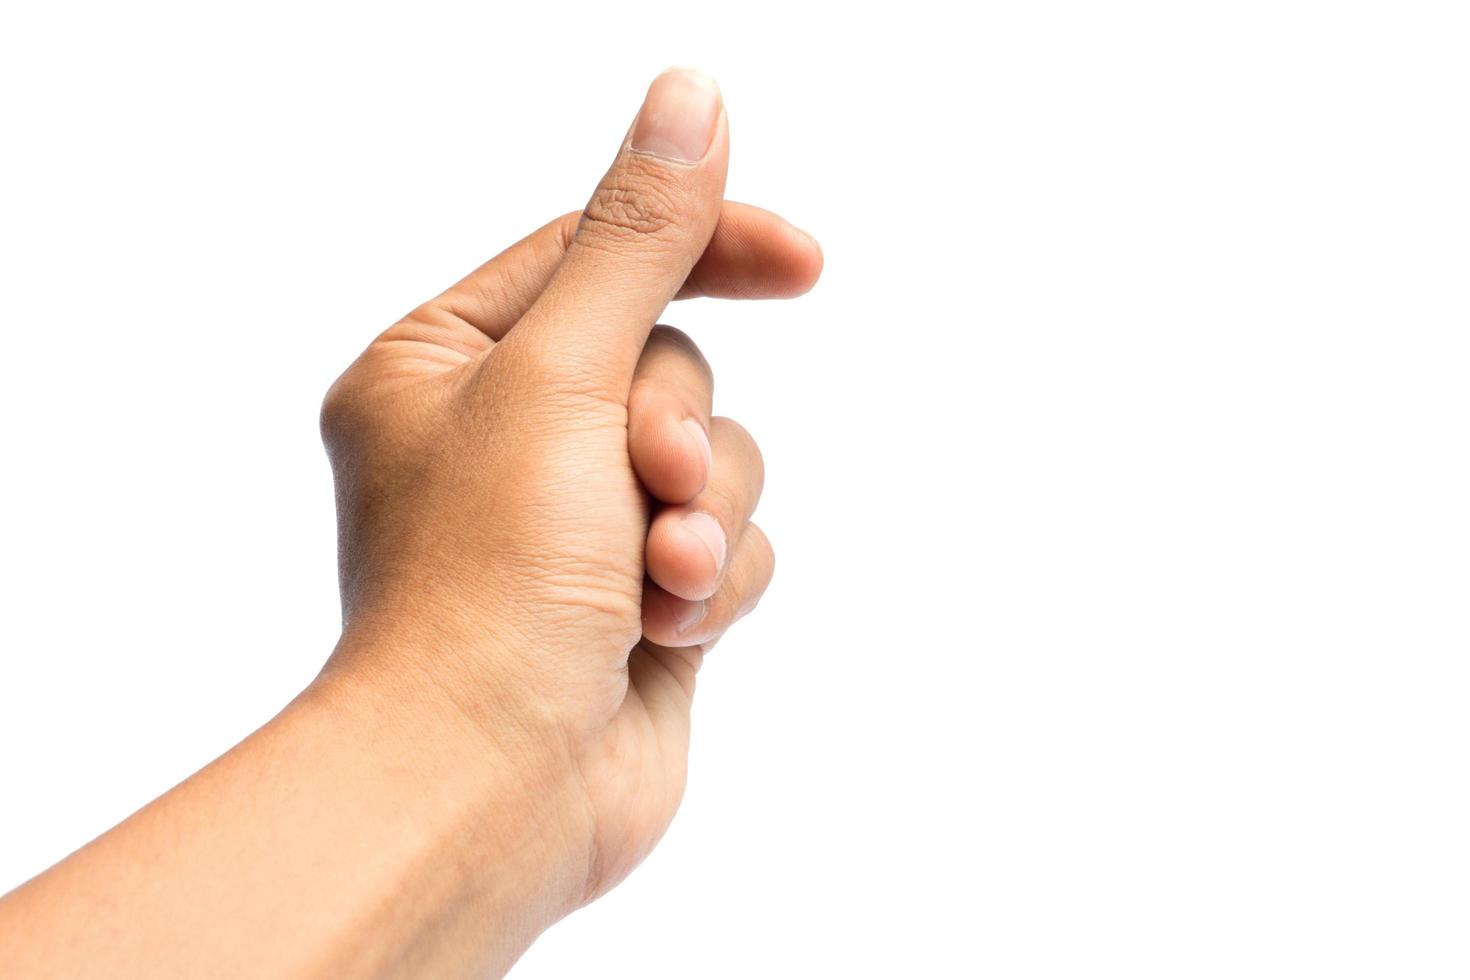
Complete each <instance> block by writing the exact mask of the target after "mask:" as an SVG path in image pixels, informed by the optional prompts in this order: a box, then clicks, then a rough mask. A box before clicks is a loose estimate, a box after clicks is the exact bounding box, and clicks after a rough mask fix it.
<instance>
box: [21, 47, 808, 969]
mask: <svg viewBox="0 0 1470 980" xmlns="http://www.w3.org/2000/svg"><path fill="white" fill-rule="evenodd" d="M701 127H703V128H702V129H701ZM690 147H695V148H696V151H695V152H692V153H691V152H689V149H690ZM699 147H702V148H703V149H702V152H700V151H698V148H699ZM727 155H728V131H727V123H726V119H725V114H724V109H723V105H722V104H721V103H720V102H719V99H718V92H717V90H715V89H714V88H713V85H712V83H710V82H709V81H708V80H707V79H704V78H703V76H699V75H697V74H694V73H688V72H682V71H674V72H668V73H665V74H664V75H662V76H660V77H659V78H658V79H657V80H655V82H654V83H653V85H652V86H651V87H650V90H649V96H648V99H647V100H646V102H645V104H644V107H643V109H642V110H641V111H640V113H639V116H638V117H637V119H636V120H635V122H634V125H633V126H632V127H631V128H630V130H629V135H628V137H627V139H625V142H624V145H623V147H622V149H621V150H620V152H619V154H618V156H617V159H616V160H615V162H614V163H613V165H612V168H611V169H610V170H609V171H608V173H607V175H606V176H605V177H604V178H603V179H602V181H601V183H600V184H599V185H598V187H597V189H596V191H595V192H594V194H593V196H592V198H591V200H590V202H589V203H588V205H587V207H586V208H585V209H584V210H583V211H582V212H578V213H574V214H569V215H564V216H563V217H561V218H558V219H556V220H555V221H553V222H551V223H550V224H548V225H546V226H545V227H543V228H542V229H540V230H539V231H537V232H535V233H533V234H532V235H530V236H529V237H527V238H525V239H524V240H522V241H521V242H519V243H517V244H516V245H513V246H512V247H511V248H509V249H507V250H506V251H505V252H503V253H502V254H501V255H499V256H497V257H496V258H494V259H492V260H491V261H490V262H488V263H486V264H485V265H484V266H482V267H481V268H479V269H477V270H476V271H475V272H473V273H472V274H471V275H469V276H468V277H466V278H465V279H464V280H462V281H461V282H459V283H457V284H456V285H454V286H453V287H451V288H450V289H448V290H447V291H445V292H444V293H443V294H442V295H440V296H438V297H437V298H435V299H433V300H430V301H429V302H427V303H425V304H423V305H422V306H420V307H419V308H418V309H415V310H414V311H413V312H411V313H410V314H409V315H408V316H406V317H404V318H403V319H402V320H401V321H399V322H398V323H396V324H394V325H393V326H392V327H390V328H389V329H388V330H386V331H384V332H383V333H382V334H381V335H380V336H379V337H378V338H377V339H376V340H375V341H373V343H372V344H371V345H370V346H369V347H368V348H367V350H366V351H364V353H363V354H362V355H361V356H360V357H359V358H358V359H357V361H356V362H355V363H353V364H352V366H351V367H349V368H348V370H347V371H346V372H345V373H344V374H343V375H342V377H341V378H340V379H339V380H338V381H337V382H336V384H335V385H334V386H333V387H332V389H331V391H330V392H329V393H328V395H327V397H326V400H325V403H324V405H323V410H322V420H321V421H322V429H323V433H324V439H325V442H326V445H327V449H328V453H329V455H330V457H331V460H332V464H333V471H334V475H335V481H336V491H337V508H338V522H339V532H340V534H339V537H340V549H339V552H340V556H339V558H340V571H341V585H342V605H343V631H342V636H341V640H340V642H339V643H338V644H337V647H336V649H335V650H334V651H333V652H332V654H331V657H330V658H329V660H328V661H327V663H326V665H325V667H324V668H323V670H322V671H321V674H320V675H319V676H318V678H317V679H316V680H315V681H314V682H313V683H312V684H311V685H310V687H308V688H307V690H305V691H304V692H302V694H301V695H300V696H299V697H297V698H296V699H295V700H294V701H293V702H292V703H291V704H290V705H288V706H287V707H286V708H285V709H284V710H283V711H282V712H281V713H280V714H279V715H277V716H276V717H275V718H274V719H272V720H271V721H270V722H268V723H267V724H266V725H265V726H263V727H262V728H261V729H260V730H259V731H257V732H255V733H254V734H253V735H251V736H250V737H249V738H247V739H246V740H245V741H243V742H242V743H241V744H240V745H238V746H236V747H235V748H234V749H232V750H231V751H230V752H228V753H227V754H226V755H224V756H223V757H221V758H220V759H218V760H216V761H215V762H214V763H212V764H211V765H209V766H208V767H206V768H205V769H204V770H202V771H201V772H199V773H197V774H195V775H194V776H192V777H191V778H190V779H188V780H186V781H185V782H184V783H182V784H181V785H180V786H178V787H176V788H175V789H173V790H172V791H170V792H169V793H167V794H165V795H164V796H162V797H160V798H159V799H158V800H156V801H154V802H153V803H151V804H150V805H149V806H147V807H145V808H144V809H143V810H141V811H139V812H138V813H137V814H134V815H133V816H132V817H130V818H129V819H128V820H127V821H125V822H124V823H122V824H120V825H119V826H118V827H116V828H114V829H113V830H111V831H109V832H108V833H107V834H105V835H103V836H102V837H100V838H98V839H97V840H96V841H93V842H92V843H91V844H88V845H87V846H85V847H83V848H82V849H81V850H79V851H77V852H76V853H75V854H73V855H71V856H70V857H69V858H67V859H66V860H64V861H62V862H61V863H60V864H58V865H56V866H55V867H53V868H51V869H50V870H48V871H47V872H45V873H43V874H42V875H40V876H38V877H37V878H35V879H33V880H32V881H30V882H27V883H26V884H24V885H22V886H21V887H20V888H18V889H17V890H16V891H14V892H12V893H10V894H9V895H7V896H5V897H4V898H3V899H0V962H4V963H5V964H6V973H7V975H9V976H37V977H40V976H57V977H60V976H67V977H72V976H110V977H112V976H122V977H129V976H160V975H170V976H179V975H190V976H192V975H208V976H235V975H238V976H436V977H438V976H487V975H498V974H500V973H503V972H504V971H505V970H506V969H508V967H509V966H510V964H512V963H513V962H514V961H515V959H516V958H517V957H518V956H519V955H520V954H521V953H522V952H523V951H524V950H525V948H526V947H527V946H528V945H529V944H530V942H531V941H532V940H533V939H534V938H535V937H536V936H537V935H538V934H539V933H540V932H541V931H542V930H544V929H545V928H546V927H547V926H549V925H550V924H551V923H553V922H555V921H556V920H557V919H559V918H560V917H562V916H564V915H565V914H567V913H568V912H570V911H572V910H573V909H575V908H577V907H579V906H581V905H583V904H585V903H587V902H589V901H591V900H592V899H594V898H596V897H597V896H599V895H601V894H603V893H604V892H606V891H607V890H608V889H609V888H611V887H612V886H613V885H615V884H616V883H617V882H618V881H620V880H621V879H622V878H623V877H624V876H625V875H627V874H628V872H629V871H631V870H632V869H633V867H634V866H636V865H637V863H638V862H639V861H640V860H641V859H642V858H643V857H644V856H645V855H646V854H647V853H648V852H649V850H650V849H651V848H652V847H653V846H654V844H655V843H656V842H657V841H658V839H659V837H660V836H661V835H662V834H663V832H664V830H665V829H666V828H667V826H668V824H669V821H670V820H671V819H672V818H673V815H674V811H675V809H676V808H677V806H678V803H679V799H680V796H681V794H682V792H683V788H684V782H685V766H686V761H687V754H688V738H689V711H690V703H691V699H692V697H693V693H694V682H695V673H696V671H697V670H698V669H699V665H700V662H701V660H702V658H703V655H704V653H705V652H706V651H707V650H708V649H709V647H710V646H711V645H712V644H713V643H714V642H715V640H716V639H718V638H719V637H720V636H721V635H722V634H723V633H724V631H725V630H726V629H727V628H728V627H729V626H730V625H731V623H732V622H734V621H735V620H736V619H737V618H739V616H741V615H743V614H745V613H747V612H749V611H750V609H751V608H752V607H753V606H754V604H755V602H756V601H757V600H758V599H759V597H760V595H761V593H762V592H763V591H764V590H765V588H766V585H767V583H768V582H769V581H770V578H771V572H772V565H773V556H772V551H771V546H770V543H769V542H768V541H767V540H766V537H765V535H764V534H762V533H761V531H760V530H759V528H757V527H756V526H755V525H754V524H752V523H751V522H750V516H751V513H752V512H753V511H754V509H755V505H756V502H757V500H758V498H759V496H760V490H761V482H762V475H763V472H762V466H761V458H760V451H759V449H758V448H757V447H756V444H755V442H754V441H753V440H752V439H751V437H750V435H749V434H748V433H746V432H745V430H744V429H742V428H741V427H740V426H739V425H737V424H736V423H734V422H732V421H730V420H728V419H723V418H717V417H715V418H712V417H711V415H710V404H711V393H712V387H713V376H712V374H711V373H710V368H709V366H708V364H707V363H706V362H705V360H704V358H703V357H702V356H701V355H700V353H699V351H698V349H697V348H696V347H695V346H694V344H693V343H692V342H691V341H690V340H689V339H688V338H687V337H685V336H684V335H683V334H681V333H679V332H678V331H676V330H673V329H672V328H668V327H662V326H659V327H654V326H653V324H654V323H655V321H656V320H657V319H658V317H659V316H660V314H661V313H662V311H663V310H664V307H665V306H666V305H667V303H668V302H669V301H670V300H671V299H675V298H687V297H695V296H718V297H731V298H745V297H788V296H795V295H798V294H800V293H802V292H804V291H805V290H807V289H808V288H810V287H811V286H812V285H813V284H814V283H815V281H816V278H817V276H818V274H819V272H820V269H821V252H820V250H819V249H818V247H817V245H816V243H815V242H814V241H813V240H812V239H811V238H810V237H809V236H807V235H806V234H804V233H802V232H800V231H798V230H796V229H795V228H793V227H792V226H791V225H789V224H787V223H786V222H785V221H783V220H782V219H780V218H778V217H777V216H775V215H773V214H770V213H769V212H766V211H762V210H760V209H758V208H753V207H750V206H747V205H740V204H734V203H730V202H725V201H724V200H723V191H724V181H725V171H726V161H727ZM691 515H693V516H691Z"/></svg>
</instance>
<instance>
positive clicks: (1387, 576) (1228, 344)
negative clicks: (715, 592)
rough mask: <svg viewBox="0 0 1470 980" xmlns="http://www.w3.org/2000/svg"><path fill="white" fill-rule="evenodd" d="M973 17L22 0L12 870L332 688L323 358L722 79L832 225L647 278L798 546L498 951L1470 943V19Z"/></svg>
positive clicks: (2, 251)
mask: <svg viewBox="0 0 1470 980" xmlns="http://www.w3.org/2000/svg"><path fill="white" fill-rule="evenodd" d="M960 6H961V5H956V6H955V7H954V8H950V7H949V6H948V5H945V6H940V5H932V6H926V5H924V4H917V3H908V4H902V5H898V6H896V7H894V8H891V9H883V10H875V11H864V10H861V9H859V8H857V7H856V6H853V5H844V6H842V7H835V6H834V7H831V8H827V9H819V8H817V7H815V6H813V7H803V6H801V5H799V4H793V3H781V4H763V3H742V4H723V5H718V6H715V5H695V4H688V3H680V4H668V5H664V6H661V7H660V6H651V5H645V6H642V7H633V8H629V7H626V6H619V5H616V4H600V5H597V6H596V7H594V8H587V9H576V8H573V7H569V6H567V5H565V4H554V5H544V4H534V3H525V4H521V5H509V4H490V3H480V4H462V5H442V6H441V5H435V4H405V5H399V6H398V7H396V8H389V7H379V6H378V5H371V4H350V5H348V4H344V5H341V6H328V5H321V4H300V3H290V4H269V3H256V4H250V5H238V6H224V5H202V4H178V5H174V6H164V5H158V4H146V5H143V6H135V5H122V4H104V3H92V4H45V5H40V4H37V5H31V6H30V8H29V9H19V8H18V7H17V8H13V9H8V10H7V12H6V13H5V14H4V17H3V23H0V93H3V94H0V113H3V132H0V141H3V144H4V146H3V152H0V168H3V181H0V270H3V271H0V313H3V321H0V331H3V335H0V339H3V347H0V351H3V353H0V373H3V382H0V433H3V440H4V456H3V459H4V479H3V494H4V497H5V506H4V511H3V518H0V528H3V538H0V602H3V620H0V800H3V804H0V890H3V889H4V888H8V887H10V886H12V885H14V884H17V883H19V882H20V881H22V880H23V879H25V878H26V877H28V876H30V875H31V874H34V873H35V872H38V871H40V870H41V869H42V868H44V867H45V866H47V865H48V864H50V863H51V862H53V861H55V860H56V859H58V858H60V857H61V856H62V855H64V854H65V853H66V852H67V851H68V850H70V849H71V848H73V847H75V846H77V845H79V844H81V843H82V842H84V841H85V840H87V839H88V838H89V837H91V836H92V835H94V834H96V833H98V832H100V831H101V830H103V829H105V828H106V827H107V826H109V825H111V824H112V823H114V822H115V821H117V820H118V819H120V818H122V817H123V816H124V815H126V814H127V813H129V812H130V811H132V810H133V809H135V808H136V807H138V806H139V805H141V804H142V803H144V802H145V801H147V800H148V799H149V798H151V797H152V796H154V795H156V794H157V793H159V792H161V791H163V790H165V789H166V788H168V787H169V786H170V785H171V784H172V783H174V782H175V781H177V780H178V779H180V778H182V777H183V776H184V775H186V774H187V773H188V772H190V771H192V770H193V769H195V768H197V767H198V766H200V765H202V764H204V763H205V762H207V761H208V760H209V759H210V758H212V757H213V756H215V755H216V754H218V753H219V752H221V751H223V750H224V749H226V748H227V747H228V746H229V745H231V744H232V743H233V742H234V741H235V740H237V739H238V738H240V737H241V736H243V735H244V734H245V733H246V732H248V731H249V730H250V729H252V728H253V727H254V726H256V725H258V724H260V723H261V722H263V721H264V720H266V719H267V718H268V717H269V716H270V715H271V714H272V713H273V712H274V711H275V710H276V709H277V708H278V707H279V706H281V705H282V704H283V703H285V702H286V701H287V700H288V699H289V698H290V697H291V696H292V695H293V694H294V693H295V692H296V691H297V690H299V689H300V687H301V686H302V685H304V684H305V683H306V682H307V681H308V680H309V679H310V678H311V677H312V676H313V674H314V673H315V671H316V670H317V668H318V667H319V665H320V663H321V662H322V660H323V659H324V657H325V656H326V654H327V652H328V651H329V650H330V648H331V645H332V643H333V641H334V638H335V630H336V626H337V609H336V594H335V574H334V564H333V563H334V556H333V536H334V532H333V517H332V502H331V495H330V489H329V478H328V471H327V467H326V464H325V461H324V458H323V455H322V452H321V450H320V446H319V443H318V436H317V430H316V411H317V406H318V403H319V400H320V397H321V395H322V393H323V392H324V391H325V389H326V387H327V385H328V384H329V383H330V381H331V380H332V379H333V377H334V376H335V375H336V374H337V372H339V371H340V370H341V369H342V368H343V367H344V366H345V365H346V364H347V362H348V361H349V360H350V359H351V358H352V357H353V356H354V355H355V354H356V352H357V351H358V349H359V348H360V347H361V346H362V345H363V344H365V343H366V342H367V341H368V340H369V339H370V338H371V336H372V335H373V334H374V333H375V332H377V331H378V330H380V329H381V328H383V327H385V326H386V325H388V324H389V323H390V322H392V321H393V320H394V319H395V318H396V317H397V316H398V315H400V314H401V313H403V312H404V311H406V310H407V309H408V308H410V307H411V306H413V305H414V304H416V303H417V302H418V301H419V300H421V299H424V298H426V297H428V296H430V295H432V294H433V293H435V292H437V291H438V290H439V289H440V288H442V287H444V286H445V285H447V284H448V283H450V282H451V281H452V280H454V279H455V278H457V277H458V276H459V275H461V274H462V273H464V272H465V271H467V270H468V269H470V268H471V267H473V266H474V265H476V264H478V263H479V262H480V261H482V260H483V259H485V258H487V257H488V256H489V255H491V254H493V253H494V252H496V251H498V250H499V249H500V248H501V247H503V246H504V245H506V244H508V243H509V242H511V241H512V240H514V239H516V238H518V237H520V236H521V235H522V234H523V233H525V232H527V231H529V230H530V229H532V228H533V227H535V226H537V225H539V224H541V223H542V222H543V221H545V220H547V219H548V218H550V217H552V216H554V215H556V214H559V213H561V212H562V211H564V210H568V209H571V208H574V207H577V206H579V205H580V204H581V203H582V201H583V200H585V197H586V195H587V193H588V192H589V191H590V190H591V188H592V186H593V184H594V182H595V180H596V179H597V177H598V176H599V175H600V174H601V172H602V170H603V169H604V167H605V165H606V163H607V162H608V160H609V159H610V158H611V154H612V153H613V151H614V150H615V148H616V146H617V143H618V141H619V140H620V139H621V137H622V135H623V133H624V131H625V129H626V127H627V125H628V122H629V120H630V119H631V118H632V114H633V112H634V111H635V110H636V108H637V104H638V101H639V99H640V98H641V96H642V92H643V89H644V86H645V85H646V83H647V81H648V79H649V78H650V77H652V76H653V75H654V74H655V73H656V72H657V71H659V70H660V69H661V68H663V67H664V66H665V65H667V64H670V63H686V64H697V65H700V66H702V67H704V68H706V69H707V70H709V71H710V72H711V73H713V74H714V75H715V76H716V77H717V78H718V79H720V81H721V83H722V85H723V87H724V89H725V93H726V102H727V106H728V111H729V115H730V120H731V131H732V169H731V176H730V183H729V191H730V196H731V197H733V198H736V199H740V200H747V201H751V202H754V203H759V204H762V205H764V206H767V207H770V208H773V209H775V210H778V211H781V212H783V213H785V214H786V215H788V216H789V217H790V218H791V219H792V220H793V221H795V222H796V223H797V224H799V225H802V226H804V227H807V228H809V229H810V230H812V231H813V232H814V233H815V234H816V235H817V236H818V237H819V238H820V239H821V240H822V242H823V244H824V246H825V249H826V256H827V270H826V274H825V277H824V279H823V282H822V284H821V285H820V286H819V287H818V289H817V290H816V291H815V292H813V293H812V294H811V295H809V296H808V297H806V298H804V299H801V300H799V301H796V302H792V303H785V304H771V303H767V304H757V305H734V304H719V303H714V302H710V301H704V302H701V303H697V304H691V305H681V306H679V307H677V308H676V309H674V310H673V311H671V312H670V313H669V314H668V316H667V317H666V319H667V320H668V322H671V323H674V324H676V325H679V326H682V327H684V328H685V329H687V330H689V331H690V332H691V333H693V334H694V335H695V337H696V339H698V340H699V341H700V342H701V343H702V345H703V346H704V347H705V349H706V351H707V353H708V355H709V357H710V359H711V361H712V362H713V363H714V365H715V367H716V371H717V374H718V382H719V390H718V394H717V402H716V408H717V410H718V411H720V412H721V413H722V414H728V415H732V416H734V417H736V418H738V419H740V420H741V421H742V422H744V423H746V424H747V426H748V427H749V428H750V429H751V430H752V431H753V432H754V433H755V435H756V436H757V438H759V439H760V440H761V443H762V445H763V447H764V450H765V453H766V458H767V465H768V469H769V480H768V483H767V491H766V498H765V500H764V502H763V503H762V506H761V512H760V515H759V519H760V521H761V523H762V524H763V526H765V527H766V528H767V529H768V531H769V533H770V534H771V537H772V538H773V540H774V541H775V543H776V547H777V551H778V554H779V563H778V564H779V568H778V572H777V577H776V582H775V584H774V586H773V589H772V591H771V593H770V594H769V596H768V598H767V600H766V602H765V603H764V604H763V605H762V608H761V610H760V613H759V615H757V616H754V617H752V618H751V619H750V620H748V621H747V622H746V623H744V624H742V625H741V627H740V628H739V629H738V630H737V631H736V632H735V633H732V635H731V636H730V637H729V638H727V640H726V641H725V642H724V643H723V644H722V645H721V646H720V648H719V650H718V651H717V652H716V653H715V654H714V655H713V657H712V659H711V660H710V662H709V664H708V665H707V669H706V672H705V673H704V674H703V675H702V676H701V682H700V696H699V700H698V703H697V705H696V719H695V722H696V733H695V737H696V741H695V746H694V758H693V771H692V781H691V783H690V787H689V792H688V796H687V800H686V803H685V806H684V808H683V811H682V812H681V814H680V817H679V819H678V820H677V821H676V823H675V825H674V828H673V830H672V831H671V832H670V834H669V835H668V837H667V839H666V840H665V842H664V843H663V845H662V846H661V847H660V848H659V849H658V851H656V852H655V854H654V855H653V857H651V858H650V859H649V860H648V862H647V863H646V864H645V866H644V867H643V868H642V869H640V870H639V872H638V873H637V874H635V875H634V876H633V878H632V879H630V880H629V881H628V882H627V883H626V884H625V885H624V886H622V887H621V888H619V889H618V890H617V891H616V892H614V893H613V894H612V895H611V896H609V897H608V898H606V899H604V900H602V901H600V902H598V903H597V904H595V905H594V906H592V907H590V908H588V909H587V910H584V911H582V912H579V913H577V914H576V915H575V916H573V917H572V918H571V919H570V920H568V921H566V922H565V923H563V924H561V925H559V926H557V927H555V928H554V929H552V930H551V931H550V932H549V933H547V934H546V935H545V936H544V937H543V938H542V939H541V940H540V941H539V942H538V943H537V944H536V946H535V947H534V948H533V949H532V950H531V952H530V953H529V954H528V955H527V956H526V958H525V959H524V961H523V963H522V965H521V966H520V967H519V968H518V970H517V971H516V975H517V976H518V977H522V978H538V977H574V976H598V977H610V978H618V977H630V978H631V977H639V978H649V977H669V978H675V977H678V978H683V977H693V976H699V977H753V976H779V977H812V976H865V977H866V976H874V977H877V976H935V977H952V976H955V977H957V976H974V977H998V978H1011V977H1069V978H1070V977H1092V976H1120V977H1129V978H1138V977H1169V978H1176V977H1241V976H1253V977H1263V976H1275V977H1309V976H1313V977H1344V976H1362V977H1416V978H1430V977H1450V976H1456V977H1463V976H1465V975H1466V973H1467V971H1470V941H1467V938H1466V937H1467V935H1470V933H1467V928H1470V927H1467V921H1470V791H1467V777H1470V767H1467V756H1470V712H1467V695H1470V664H1467V659H1466V658H1467V653H1470V643H1467V640H1470V635H1467V634H1470V617H1467V596H1470V458H1467V452H1466V450H1467V445H1466V434H1467V433H1466V426H1467V420H1470V389H1467V384H1466V378H1467V369H1470V357H1467V355H1470V346H1467V342H1466V330H1467V327H1470V317H1467V313H1470V289H1467V282H1470V281H1467V268H1470V265H1467V261H1470V194H1467V174H1470V141H1467V126H1466V119H1467V114H1466V112H1467V104H1466V103H1467V93H1470V77H1467V76H1470V71H1467V58H1466V45H1467V40H1470V35H1467V31H1466V30H1465V24H1464V23H1462V22H1459V21H1457V20H1456V19H1455V17H1454V16H1453V15H1454V14H1456V13H1457V10H1456V8H1457V7H1458V6H1459V5H1457V4H1450V3H1446V4H1441V5H1433V4H1414V3H1378V4H1373V3H1341V2H1334V3H1320V4H1309V3H1239V2H1237V3H1228V4H1227V3H1219V4H1174V3H1155V4H1142V3H1124V4H1086V3H1072V4H1058V3H1014V4H994V5H988V6H981V7H978V8H974V9H970V10H968V12H966V13H964V14H963V15H962V14H961V12H960ZM964 6H966V7H968V5H964Z"/></svg>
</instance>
